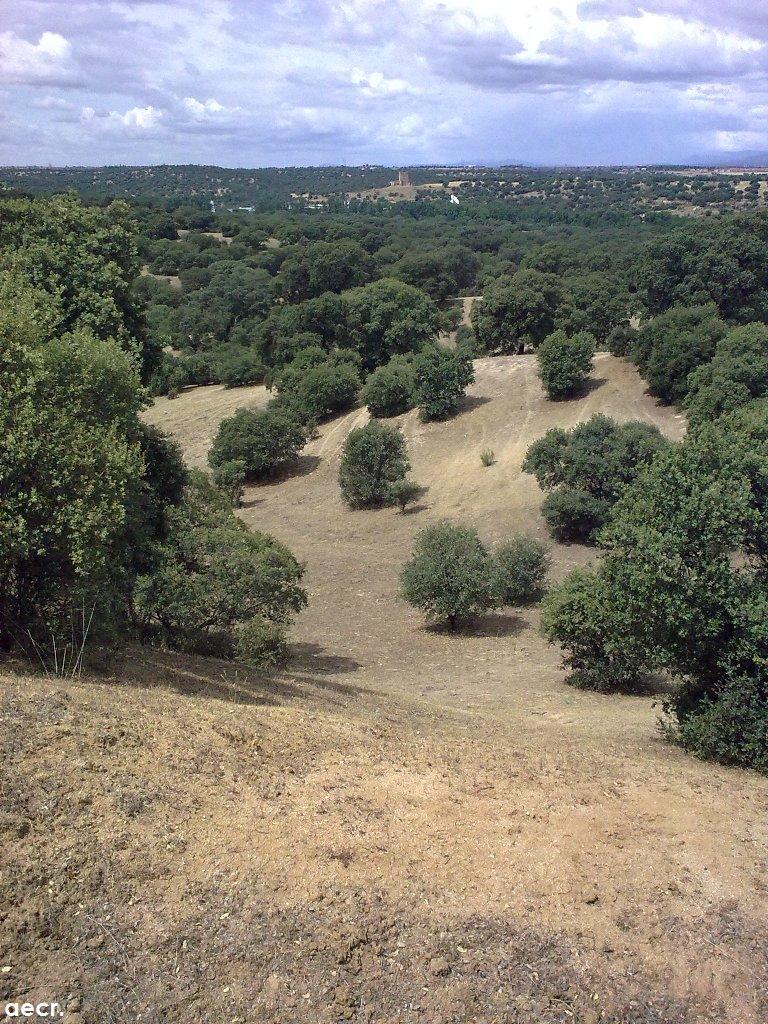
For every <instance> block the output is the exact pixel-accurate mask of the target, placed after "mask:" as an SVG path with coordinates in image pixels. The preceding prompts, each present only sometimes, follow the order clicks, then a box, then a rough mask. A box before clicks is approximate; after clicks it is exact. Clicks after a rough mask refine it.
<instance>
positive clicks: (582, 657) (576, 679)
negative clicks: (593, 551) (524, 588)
mask: <svg viewBox="0 0 768 1024" xmlns="http://www.w3.org/2000/svg"><path fill="white" fill-rule="evenodd" d="M541 631H542V633H543V634H544V636H545V637H546V638H547V639H548V640H549V641H550V642H556V643H559V644H562V646H563V647H564V648H565V650H566V651H567V652H568V653H567V655H566V657H565V659H564V662H565V665H566V667H567V668H569V669H570V674H569V676H568V679H567V682H568V683H570V684H571V686H576V687H578V688H579V689H582V690H597V691H598V692H599V693H622V692H631V691H633V690H636V689H637V688H638V686H639V685H640V681H641V678H642V674H643V669H644V665H643V660H642V657H641V656H640V655H638V654H637V653H636V651H635V649H634V647H633V645H632V643H631V642H630V640H629V638H628V637H627V636H625V635H623V633H622V630H621V629H620V628H618V624H617V622H615V621H614V619H613V615H612V611H611V607H610V602H609V600H608V595H607V593H606V591H605V588H604V587H603V585H602V581H601V580H600V578H599V576H598V575H597V574H596V573H594V572H591V571H589V570H587V569H575V570H574V571H573V572H572V573H571V574H570V575H569V576H568V577H566V579H565V580H564V581H563V583H561V584H560V586H558V587H556V588H555V589H554V590H552V591H550V593H549V594H548V595H547V597H546V598H545V599H544V604H543V605H542V610H541Z"/></svg>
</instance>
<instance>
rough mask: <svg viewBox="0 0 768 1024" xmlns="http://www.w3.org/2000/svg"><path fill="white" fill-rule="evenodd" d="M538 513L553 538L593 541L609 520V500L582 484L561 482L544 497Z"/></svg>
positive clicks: (583, 542)
mask: <svg viewBox="0 0 768 1024" xmlns="http://www.w3.org/2000/svg"><path fill="white" fill-rule="evenodd" d="M541 514H542V516H543V518H544V522H545V523H546V524H547V528H548V530H549V532H550V533H551V535H552V536H553V537H554V539H555V540H558V541H560V542H561V543H564V544H568V543H572V542H577V543H582V544H593V543H594V542H595V540H596V539H597V534H598V533H599V531H600V530H601V529H602V527H603V526H605V524H606V523H607V521H608V518H609V516H610V514H611V503H610V502H609V501H607V500H606V499H605V498H599V497H597V496H596V495H594V494H590V492H589V491H586V490H584V489H583V488H581V487H569V486H567V485H564V486H562V487H558V488H557V490H554V491H551V492H550V493H549V494H548V495H547V496H546V497H545V498H544V501H542V503H541Z"/></svg>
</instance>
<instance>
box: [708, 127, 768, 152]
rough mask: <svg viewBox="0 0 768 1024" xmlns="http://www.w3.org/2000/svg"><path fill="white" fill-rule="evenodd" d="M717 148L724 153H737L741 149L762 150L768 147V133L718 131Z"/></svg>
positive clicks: (716, 136)
mask: <svg viewBox="0 0 768 1024" xmlns="http://www.w3.org/2000/svg"><path fill="white" fill-rule="evenodd" d="M714 143H715V148H716V149H719V150H722V152H724V153H735V152H738V151H739V150H740V149H762V148H764V147H765V146H767V145H768V132H753V131H734V132H728V131H716V132H715V138H714Z"/></svg>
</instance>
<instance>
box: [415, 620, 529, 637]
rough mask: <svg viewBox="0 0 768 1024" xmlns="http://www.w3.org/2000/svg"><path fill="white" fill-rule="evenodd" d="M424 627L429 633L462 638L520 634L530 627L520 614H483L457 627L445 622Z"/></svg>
mask: <svg viewBox="0 0 768 1024" xmlns="http://www.w3.org/2000/svg"><path fill="white" fill-rule="evenodd" d="M422 628H423V629H424V630H425V632H427V633H433V634H435V635H437V636H445V637H448V638H449V639H454V638H455V639H457V640H460V639H462V638H466V637H502V636H519V634H520V633H522V632H524V630H526V629H527V628H528V623H527V622H526V621H525V619H523V618H521V617H520V616H518V615H483V616H482V617H480V616H478V617H477V618H475V619H467V620H466V621H465V622H460V623H458V625H457V626H456V628H455V629H451V627H450V626H449V625H448V624H447V623H445V622H433V623H429V624H428V625H426V626H424V627H422Z"/></svg>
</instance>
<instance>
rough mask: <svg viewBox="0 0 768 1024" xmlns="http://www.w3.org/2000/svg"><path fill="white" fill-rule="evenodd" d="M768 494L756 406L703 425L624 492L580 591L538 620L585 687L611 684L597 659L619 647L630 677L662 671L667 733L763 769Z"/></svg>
mask: <svg viewBox="0 0 768 1024" xmlns="http://www.w3.org/2000/svg"><path fill="white" fill-rule="evenodd" d="M766 495H768V414H767V413H766V410H765V409H757V408H756V409H752V410H747V411H745V412H744V413H742V414H739V415H736V416H733V417H730V418H725V419H724V420H722V421H720V423H718V424H717V426H715V427H712V426H710V427H707V428H702V429H701V430H700V431H699V432H698V433H697V434H695V435H693V436H691V437H689V438H687V439H686V440H685V441H683V442H682V443H681V444H679V445H676V446H674V447H670V448H669V449H668V450H666V451H663V452H661V453H660V454H659V455H658V456H657V457H656V458H655V459H654V461H653V462H652V463H651V464H650V465H649V466H648V467H647V468H646V469H645V470H644V472H643V473H642V474H641V476H640V477H639V478H638V480H637V482H636V484H635V485H634V486H633V487H631V488H630V489H629V490H627V492H626V493H625V494H624V495H623V497H622V498H621V499H620V501H619V503H618V504H617V506H616V507H615V509H614V514H613V517H612V522H611V525H610V527H609V528H608V530H607V531H606V532H605V536H604V543H605V545H606V546H607V549H608V554H607V556H606V558H605V559H604V561H603V562H602V564H601V566H600V568H599V569H598V570H597V572H596V573H595V574H593V576H592V577H591V581H590V586H589V588H588V592H587V594H586V596H585V595H584V594H583V593H582V591H581V590H580V589H579V587H580V584H579V581H578V579H577V580H576V581H574V578H573V577H572V578H571V579H570V581H567V583H566V584H565V585H564V588H563V589H561V590H559V591H557V592H556V595H555V596H553V597H552V599H551V601H552V602H553V605H552V607H553V609H554V610H553V612H552V615H551V617H550V618H547V616H545V624H547V628H548V630H549V634H548V635H550V636H551V638H553V639H556V640H558V641H559V642H560V643H562V644H563V645H564V646H565V648H566V652H567V653H566V658H567V661H568V663H569V664H571V665H572V667H574V668H575V669H576V671H577V673H583V674H585V675H584V678H586V679H587V680H588V685H599V686H602V687H603V688H612V687H613V684H612V682H611V676H610V673H609V672H607V669H606V666H607V665H610V663H611V658H612V656H613V655H615V653H616V652H617V651H618V652H623V654H622V655H621V657H622V658H625V659H629V662H630V665H631V666H634V670H635V672H638V671H640V670H642V669H643V668H646V669H648V668H649V669H652V670H657V671H658V670H662V671H665V672H667V673H668V674H669V675H671V676H672V677H673V678H674V679H675V680H676V681H677V682H678V689H677V690H676V692H675V693H674V695H673V696H672V697H671V698H670V699H669V700H668V702H667V704H666V710H667V713H668V715H669V726H668V732H669V733H670V734H671V735H673V736H675V737H676V738H677V739H678V740H679V741H680V742H681V743H682V744H683V745H684V746H686V747H688V748H689V749H691V750H692V751H693V752H694V753H697V754H698V755H699V756H706V757H714V758H716V759H718V760H722V761H724V762H726V763H733V764H742V765H747V764H749V765H752V766H753V767H757V768H760V769H761V770H765V766H766V755H767V753H768V749H767V748H766V742H765V740H766V728H765V719H766V703H765V699H766V675H765V666H766V663H767V662H768V587H766V577H765V565H766V555H767V554H768V514H767V513H766ZM569 588H570V589H569ZM574 593H575V594H576V595H577V596H578V600H576V598H574ZM569 602H570V603H569ZM547 614H549V613H547ZM585 636H586V637H587V638H588V640H589V642H588V643H587V642H586V641H585V640H584V639H583V638H584V637H585Z"/></svg>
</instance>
